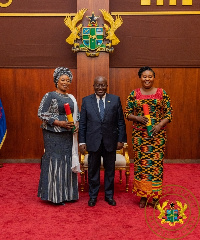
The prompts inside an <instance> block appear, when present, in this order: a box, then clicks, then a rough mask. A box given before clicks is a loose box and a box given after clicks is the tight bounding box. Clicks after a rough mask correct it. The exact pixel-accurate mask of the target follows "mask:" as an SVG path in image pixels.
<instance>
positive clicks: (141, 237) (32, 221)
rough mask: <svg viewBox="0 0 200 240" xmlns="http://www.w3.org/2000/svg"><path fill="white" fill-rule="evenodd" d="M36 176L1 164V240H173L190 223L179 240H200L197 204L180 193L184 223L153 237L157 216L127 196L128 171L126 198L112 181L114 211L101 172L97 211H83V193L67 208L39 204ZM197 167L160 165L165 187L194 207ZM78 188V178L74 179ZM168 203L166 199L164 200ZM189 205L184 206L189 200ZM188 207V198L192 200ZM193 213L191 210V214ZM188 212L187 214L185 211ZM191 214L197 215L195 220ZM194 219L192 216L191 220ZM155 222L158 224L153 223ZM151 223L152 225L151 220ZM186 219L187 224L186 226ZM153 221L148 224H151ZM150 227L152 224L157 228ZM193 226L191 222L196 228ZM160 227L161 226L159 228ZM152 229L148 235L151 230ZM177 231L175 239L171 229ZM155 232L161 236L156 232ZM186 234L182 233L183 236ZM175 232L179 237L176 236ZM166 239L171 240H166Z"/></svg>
mask: <svg viewBox="0 0 200 240" xmlns="http://www.w3.org/2000/svg"><path fill="white" fill-rule="evenodd" d="M39 175H40V166H39V164H34V163H33V164H31V163H30V164H27V163H25V164H21V163H20V164H19V163H18V164H4V166H3V168H0V211H1V216H0V226H1V231H0V240H7V239H8V240H46V239H48V240H64V239H67V240H68V239H69V240H76V239H78V240H79V239H80V240H93V239H94V240H99V239H100V240H106V239H109V240H110V239H113V240H114V239H115V240H118V239H125V240H126V239H127V240H129V239H130V240H146V239H148V240H149V239H152V240H158V239H163V238H164V237H165V239H176V238H179V239H180V238H181V236H182V235H186V233H187V231H186V230H185V229H184V227H185V226H186V224H187V225H188V229H189V230H193V228H194V227H193V226H192V224H189V223H190V221H189V220H191V221H193V222H192V223H194V224H195V225H194V226H195V228H194V230H193V231H192V232H191V233H190V231H189V232H188V233H190V234H189V235H187V236H186V237H184V239H187V240H190V239H191V240H197V239H200V228H199V223H198V224H197V226H196V222H197V220H198V213H199V212H198V211H199V209H198V207H197V206H198V203H197V205H195V204H194V202H193V203H192V204H193V205H192V204H191V205H190V196H189V197H188V198H187V196H186V195H187V194H186V195H185V196H184V197H183V195H184V191H183V192H179V189H180V188H179V187H177V189H176V191H177V193H176V192H173V194H171V196H172V195H175V196H176V194H177V195H180V196H182V201H186V202H187V204H188V206H189V207H188V209H187V210H186V211H185V214H186V215H187V216H190V217H188V218H187V219H186V220H184V221H185V223H184V224H180V223H177V224H176V226H175V227H172V226H169V224H167V223H165V224H163V225H162V226H167V227H166V229H168V230H167V231H168V233H169V234H168V233H167V234H165V235H163V233H164V231H163V233H162V234H161V237H159V236H158V235H159V234H158V233H159V232H157V230H156V231H155V229H153V230H154V231H155V233H154V232H152V226H151V224H149V222H148V221H151V219H152V218H151V216H153V214H154V213H155V212H156V214H157V215H159V212H158V210H154V209H153V208H150V207H147V208H146V211H145V209H140V208H139V207H138V202H139V198H138V197H136V196H135V195H134V194H132V193H131V185H132V181H133V165H132V166H131V177H130V190H129V193H126V192H125V176H124V174H123V183H122V184H121V185H120V184H119V183H118V179H119V173H118V172H116V178H115V200H116V202H117V206H116V207H112V206H109V205H108V204H107V203H106V202H105V201H104V192H103V172H102V174H101V175H102V178H101V179H102V187H101V189H100V193H99V197H98V201H97V205H96V206H95V207H93V208H91V207H88V205H87V202H88V198H89V197H88V192H87V190H88V189H87V187H86V191H85V192H80V199H79V200H78V201H77V202H75V203H67V204H66V205H65V206H54V205H53V204H51V203H47V202H43V201H41V200H40V199H39V198H38V197H37V187H38V181H39ZM199 180H200V164H165V165H164V185H171V184H173V185H178V186H182V187H184V188H186V189H189V190H190V191H191V194H194V196H195V199H197V201H199V200H200V197H199V194H200V190H199V189H200V188H199V183H200V181H199ZM79 183H80V176H79ZM167 197H168V198H169V197H170V196H169V195H168V196H167ZM188 199H189V200H188ZM191 201H192V197H191ZM192 208H193V209H192ZM190 209H192V211H190V212H189V210H190ZM195 211H196V215H197V216H194V214H195ZM192 214H193V215H192ZM155 219H157V220H156V221H157V222H159V221H160V220H159V219H158V218H157V217H156V218H155ZM155 219H154V220H155ZM188 219H189V220H188ZM154 220H153V221H154ZM156 221H155V224H154V225H156V224H157V223H156ZM195 221H196V222H195ZM159 224H160V222H159ZM150 228H151V229H150ZM175 228H176V233H175V232H174V236H173V229H175ZM158 231H160V230H158ZM184 231H186V232H184ZM177 232H179V234H177ZM170 236H171V237H170Z"/></svg>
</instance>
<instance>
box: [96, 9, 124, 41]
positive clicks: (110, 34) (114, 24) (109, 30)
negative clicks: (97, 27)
mask: <svg viewBox="0 0 200 240" xmlns="http://www.w3.org/2000/svg"><path fill="white" fill-rule="evenodd" d="M99 10H100V11H101V13H102V14H103V17H104V19H105V20H106V21H107V22H109V23H110V27H109V26H108V25H107V24H104V28H105V30H106V34H107V37H106V39H108V40H110V41H112V45H117V44H118V43H119V42H120V41H119V39H118V38H117V36H116V35H115V31H116V30H117V28H119V27H120V26H121V25H122V23H123V20H122V18H121V16H116V19H115V20H114V19H113V17H112V16H111V15H110V13H109V12H107V11H106V10H104V9H99Z"/></svg>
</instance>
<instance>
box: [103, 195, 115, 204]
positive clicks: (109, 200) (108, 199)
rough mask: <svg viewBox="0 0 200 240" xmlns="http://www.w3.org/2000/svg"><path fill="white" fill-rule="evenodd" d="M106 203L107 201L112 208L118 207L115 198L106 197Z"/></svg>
mask: <svg viewBox="0 0 200 240" xmlns="http://www.w3.org/2000/svg"><path fill="white" fill-rule="evenodd" d="M105 201H106V202H107V203H108V204H109V205H111V206H116V202H115V200H114V199H113V198H107V197H105Z"/></svg>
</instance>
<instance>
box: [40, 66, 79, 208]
mask: <svg viewBox="0 0 200 240" xmlns="http://www.w3.org/2000/svg"><path fill="white" fill-rule="evenodd" d="M53 77H54V83H55V86H56V91H52V92H48V93H46V94H45V95H44V97H43V98H42V101H41V103H40V106H39V109H38V117H39V118H40V119H41V120H42V125H41V128H42V131H43V139H44V148H45V153H44V155H43V157H42V163H41V174H40V181H39V187H38V197H40V198H41V199H42V200H46V201H50V202H52V203H54V204H57V205H64V204H65V202H67V201H75V200H77V199H78V197H79V195H78V179H77V172H80V164H79V157H78V141H77V132H78V126H79V123H78V121H79V111H78V107H77V102H76V99H75V97H74V96H73V95H72V94H69V93H68V89H69V86H70V84H71V82H72V78H73V76H72V73H71V71H70V70H69V69H68V68H65V67H58V68H56V69H55V71H54V74H53ZM66 103H68V104H69V106H70V109H71V113H72V114H73V120H74V122H69V121H68V119H67V116H66V112H65V108H64V104H66ZM74 128H75V129H74ZM72 129H74V130H73V131H72Z"/></svg>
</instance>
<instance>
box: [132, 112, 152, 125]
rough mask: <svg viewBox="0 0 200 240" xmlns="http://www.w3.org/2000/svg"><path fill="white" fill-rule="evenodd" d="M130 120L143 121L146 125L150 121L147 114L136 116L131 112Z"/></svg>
mask: <svg viewBox="0 0 200 240" xmlns="http://www.w3.org/2000/svg"><path fill="white" fill-rule="evenodd" d="M128 120H129V121H133V122H140V123H142V124H144V125H146V124H147V123H148V121H149V119H148V118H147V117H145V116H135V115H133V114H130V115H129V116H128Z"/></svg>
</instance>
